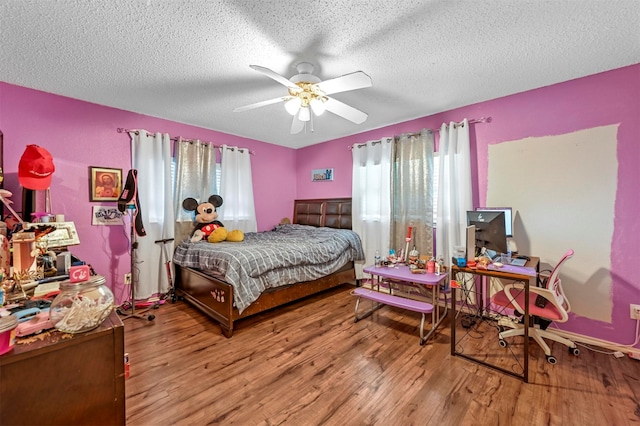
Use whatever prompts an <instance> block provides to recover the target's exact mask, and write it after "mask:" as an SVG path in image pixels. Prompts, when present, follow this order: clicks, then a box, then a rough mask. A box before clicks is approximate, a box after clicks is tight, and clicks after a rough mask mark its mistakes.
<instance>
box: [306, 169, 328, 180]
mask: <svg viewBox="0 0 640 426" xmlns="http://www.w3.org/2000/svg"><path fill="white" fill-rule="evenodd" d="M331 180H333V169H315V170H311V182H326V181H331Z"/></svg>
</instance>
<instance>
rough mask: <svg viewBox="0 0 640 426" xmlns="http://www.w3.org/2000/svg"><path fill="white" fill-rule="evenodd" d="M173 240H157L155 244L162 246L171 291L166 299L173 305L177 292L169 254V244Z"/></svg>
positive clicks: (166, 295)
mask: <svg viewBox="0 0 640 426" xmlns="http://www.w3.org/2000/svg"><path fill="white" fill-rule="evenodd" d="M173 240H174V239H173V238H165V239H163V240H156V241H155V243H156V244H162V260H163V262H164V265H165V268H166V269H167V281H168V283H169V290H168V292H167V294H165V296H164V299H165V300H166V299H171V301H172V302H173V303H176V300H177V296H176V290H175V288H174V287H173V278H172V276H171V257H170V256H169V252H167V244H169V243H170V242H172V241H173Z"/></svg>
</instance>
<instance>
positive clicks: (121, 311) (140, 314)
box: [116, 205, 157, 321]
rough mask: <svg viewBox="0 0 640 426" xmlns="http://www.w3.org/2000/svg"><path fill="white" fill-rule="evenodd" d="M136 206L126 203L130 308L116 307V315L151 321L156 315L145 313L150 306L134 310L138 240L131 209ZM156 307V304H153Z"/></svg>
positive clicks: (123, 318) (123, 317)
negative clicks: (127, 213)
mask: <svg viewBox="0 0 640 426" xmlns="http://www.w3.org/2000/svg"><path fill="white" fill-rule="evenodd" d="M135 208H136V207H135V206H133V205H127V210H128V212H129V218H130V219H131V222H130V223H131V272H130V275H131V283H130V284H129V287H130V288H131V291H130V299H129V300H130V302H129V303H130V305H131V307H130V308H121V307H120V308H118V309H117V310H116V312H118V315H120V316H122V320H126V319H129V318H138V319H146V320H148V321H153V320H154V319H155V318H156V316H155V315H153V314H149V315H145V314H146V313H147V312H148V311H149V310H150V309H151V308H145V309H142V310H140V311H136V284H137V282H138V274H136V250H137V249H138V241H137V240H136V230H135V225H134V223H133V219H134V217H133V210H134V209H135ZM154 307H155V308H157V305H154Z"/></svg>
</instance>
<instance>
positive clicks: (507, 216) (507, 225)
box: [476, 207, 513, 238]
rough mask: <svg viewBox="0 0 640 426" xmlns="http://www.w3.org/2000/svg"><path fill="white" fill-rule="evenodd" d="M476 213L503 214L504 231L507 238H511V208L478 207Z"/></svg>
mask: <svg viewBox="0 0 640 426" xmlns="http://www.w3.org/2000/svg"><path fill="white" fill-rule="evenodd" d="M476 211H477V212H494V211H501V212H504V230H505V233H506V234H507V237H508V238H511V237H513V215H512V213H511V207H478V208H477V209H476Z"/></svg>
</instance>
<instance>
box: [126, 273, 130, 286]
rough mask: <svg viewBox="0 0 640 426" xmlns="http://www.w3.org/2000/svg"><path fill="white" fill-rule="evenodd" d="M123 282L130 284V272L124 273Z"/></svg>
mask: <svg viewBox="0 0 640 426" xmlns="http://www.w3.org/2000/svg"><path fill="white" fill-rule="evenodd" d="M124 283H125V285H129V284H131V272H129V273H128V274H124Z"/></svg>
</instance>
